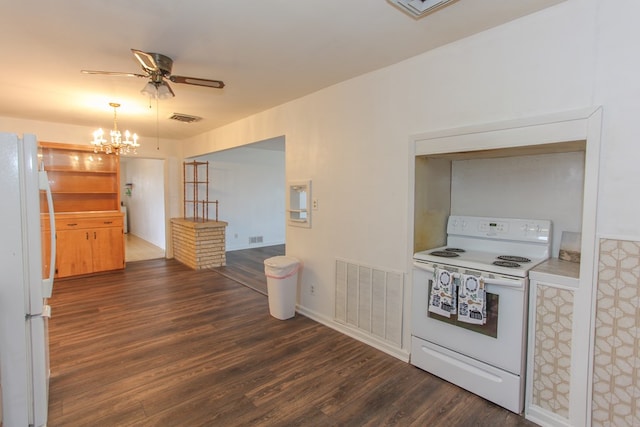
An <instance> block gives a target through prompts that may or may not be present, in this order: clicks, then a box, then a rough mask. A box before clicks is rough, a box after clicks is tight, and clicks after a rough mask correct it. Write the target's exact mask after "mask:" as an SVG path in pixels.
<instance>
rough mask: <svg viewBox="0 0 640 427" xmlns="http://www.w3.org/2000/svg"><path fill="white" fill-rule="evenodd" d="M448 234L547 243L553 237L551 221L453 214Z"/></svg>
mask: <svg viewBox="0 0 640 427" xmlns="http://www.w3.org/2000/svg"><path fill="white" fill-rule="evenodd" d="M447 234H450V235H459V236H468V237H482V238H485V239H486V238H489V239H504V240H517V241H530V242H541V243H546V242H549V241H550V240H549V239H550V238H551V221H549V220H539V219H518V218H492V217H477V216H460V215H451V216H450V217H449V221H448V223H447Z"/></svg>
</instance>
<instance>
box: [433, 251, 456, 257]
mask: <svg viewBox="0 0 640 427" xmlns="http://www.w3.org/2000/svg"><path fill="white" fill-rule="evenodd" d="M429 255H433V256H439V257H443V258H455V257H457V256H460V255H458V254H457V253H456V252H451V251H433V252H431V253H429Z"/></svg>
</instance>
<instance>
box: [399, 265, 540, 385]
mask: <svg viewBox="0 0 640 427" xmlns="http://www.w3.org/2000/svg"><path fill="white" fill-rule="evenodd" d="M433 278H434V273H433V267H432V265H431V264H427V263H422V262H419V261H416V262H414V269H413V289H412V290H413V294H412V314H411V316H412V319H411V320H412V322H411V325H412V335H413V336H415V337H418V338H420V339H422V340H425V341H429V342H431V343H434V344H437V345H438V346H441V347H444V348H446V349H449V350H451V351H454V352H457V353H460V354H462V355H465V356H468V357H470V358H472V359H475V360H478V361H481V362H484V363H487V364H489V365H491V366H494V367H497V368H500V369H503V370H505V371H508V372H511V373H513V374H515V375H521V374H523V373H524V372H523V369H524V367H523V365H524V363H523V361H524V354H525V347H524V346H525V342H526V333H525V327H526V317H527V310H526V306H527V305H526V304H527V292H526V291H527V279H524V278H509V277H498V278H495V279H494V278H485V290H486V301H487V302H486V308H487V322H486V324H485V325H471V324H468V323H464V322H460V321H457V319H456V316H455V315H452V316H451V318H445V317H442V316H439V315H437V314H434V313H430V312H429V311H428V304H429V292H430V289H431V286H432V284H433Z"/></svg>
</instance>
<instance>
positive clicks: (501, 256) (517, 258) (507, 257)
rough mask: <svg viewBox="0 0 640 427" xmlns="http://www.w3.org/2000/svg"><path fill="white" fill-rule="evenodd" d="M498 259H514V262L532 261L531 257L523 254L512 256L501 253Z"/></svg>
mask: <svg viewBox="0 0 640 427" xmlns="http://www.w3.org/2000/svg"><path fill="white" fill-rule="evenodd" d="M498 259H501V260H503V261H512V262H531V260H530V259H529V258H525V257H521V256H512V255H500V256H499V257H498Z"/></svg>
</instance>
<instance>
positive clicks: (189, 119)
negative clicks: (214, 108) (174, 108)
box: [169, 113, 202, 123]
mask: <svg viewBox="0 0 640 427" xmlns="http://www.w3.org/2000/svg"><path fill="white" fill-rule="evenodd" d="M169 120H176V121H178V122H183V123H194V122H199V121H200V120H202V117H197V116H190V115H188V114H180V113H173V114H172V115H171V117H169Z"/></svg>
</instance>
